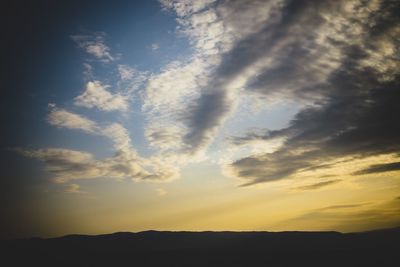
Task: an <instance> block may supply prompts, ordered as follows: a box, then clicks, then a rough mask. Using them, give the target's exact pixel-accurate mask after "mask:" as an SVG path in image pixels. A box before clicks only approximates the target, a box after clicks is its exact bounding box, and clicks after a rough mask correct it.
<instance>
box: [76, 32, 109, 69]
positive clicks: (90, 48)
mask: <svg viewBox="0 0 400 267" xmlns="http://www.w3.org/2000/svg"><path fill="white" fill-rule="evenodd" d="M71 38H72V40H74V41H75V42H76V43H77V44H78V45H79V47H81V48H82V49H84V50H85V52H86V53H88V54H90V55H92V56H93V57H94V58H96V59H98V60H100V61H102V62H106V63H107V62H111V61H114V60H115V57H114V56H112V55H111V49H110V48H109V47H108V46H107V45H106V44H105V33H103V32H96V33H91V34H80V35H72V36H71Z"/></svg>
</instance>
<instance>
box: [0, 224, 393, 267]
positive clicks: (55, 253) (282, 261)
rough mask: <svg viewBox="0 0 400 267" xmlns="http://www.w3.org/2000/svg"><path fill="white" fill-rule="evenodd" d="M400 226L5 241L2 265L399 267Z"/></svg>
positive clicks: (111, 235)
mask: <svg viewBox="0 0 400 267" xmlns="http://www.w3.org/2000/svg"><path fill="white" fill-rule="evenodd" d="M399 241H400V228H396V229H388V230H379V231H371V232H363V233H349V234H342V233H338V232H157V231H146V232H140V233H114V234H107V235H98V236H85V235H68V236H64V237H59V238H50V239H42V238H32V239H19V240H8V241H1V252H2V254H3V256H2V257H1V258H2V261H3V262H7V264H1V262H0V264H1V265H2V266H171V267H174V266H244V267H246V266H321V267H323V266H378V267H380V266H400V260H399V259H400V246H399V244H400V242H399Z"/></svg>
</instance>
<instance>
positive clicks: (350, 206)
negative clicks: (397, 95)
mask: <svg viewBox="0 0 400 267" xmlns="http://www.w3.org/2000/svg"><path fill="white" fill-rule="evenodd" d="M365 205H367V203H358V204H342V205H333V206H328V207H324V208H321V210H336V209H352V208H358V207H361V206H365Z"/></svg>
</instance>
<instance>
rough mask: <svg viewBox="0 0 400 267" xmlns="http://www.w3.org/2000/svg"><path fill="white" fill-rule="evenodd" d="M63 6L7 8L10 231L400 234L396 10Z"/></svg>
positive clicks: (300, 4) (367, 4)
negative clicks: (396, 228)
mask: <svg viewBox="0 0 400 267" xmlns="http://www.w3.org/2000/svg"><path fill="white" fill-rule="evenodd" d="M33 2H35V3H33ZM57 2H58V1H32V3H14V4H8V6H7V4H4V5H5V7H4V8H2V12H3V13H4V14H5V15H4V16H2V17H3V18H2V24H3V25H6V26H4V27H6V28H7V29H6V30H5V33H4V36H3V38H4V41H3V42H4V43H3V44H2V46H4V48H2V50H3V52H4V54H5V55H4V57H2V58H3V59H2V61H3V64H2V65H4V67H2V74H1V75H2V78H1V80H2V81H1V84H0V85H1V87H2V89H1V95H0V98H1V100H0V101H1V103H0V107H1V118H2V121H3V123H2V125H3V126H2V130H1V133H0V134H1V136H0V137H1V143H0V145H1V151H0V160H1V162H2V167H1V172H0V179H1V199H0V200H1V201H2V205H1V206H2V207H1V217H2V218H4V219H2V220H3V223H2V224H1V233H0V234H1V236H2V237H6V238H10V237H12V238H13V237H30V236H42V237H48V236H60V235H65V234H72V233H79V234H101V233H111V232H117V231H132V232H137V231H143V230H149V229H154V230H190V231H203V230H215V231H219V230H237V231H242V230H252V231H253V230H257V231H261V230H262V231H284V230H308V231H316V230H335V231H343V232H349V231H364V230H370V229H377V228H385V227H394V226H399V225H400V158H399V156H400V123H399V122H400V120H399V118H400V104H399V103H400V50H399V47H400V17H399V14H400V4H399V2H398V1H396V0H392V1H390V0H388V1H384V0H371V1H361V0H358V1H357V0H354V1H347V0H342V1H336V0H335V1H334V0H332V1H329V0H327V1H311V0H309V1H306V0H304V1H303V0H301V1H299V0H270V1H268V0H240V1H239V0H237V1H228V0H160V1H119V0H118V1H84V2H85V3H81V2H82V1H65V3H64V4H60V3H57ZM3 38H2V39H3Z"/></svg>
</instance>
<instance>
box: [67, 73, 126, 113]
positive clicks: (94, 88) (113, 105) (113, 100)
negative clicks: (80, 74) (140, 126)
mask: <svg viewBox="0 0 400 267" xmlns="http://www.w3.org/2000/svg"><path fill="white" fill-rule="evenodd" d="M124 75H127V74H126V73H125V74H124ZM125 77H126V76H125ZM108 87H109V86H107V85H103V84H102V83H101V82H99V81H90V82H88V83H87V84H86V89H85V91H84V92H83V93H82V94H81V95H79V96H77V97H75V99H74V104H75V105H77V106H81V107H86V108H97V109H99V110H101V111H117V110H118V111H122V112H125V111H127V110H128V107H129V102H128V99H127V97H126V96H123V95H121V94H119V93H115V94H112V93H110V92H109V91H107V88H108Z"/></svg>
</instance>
